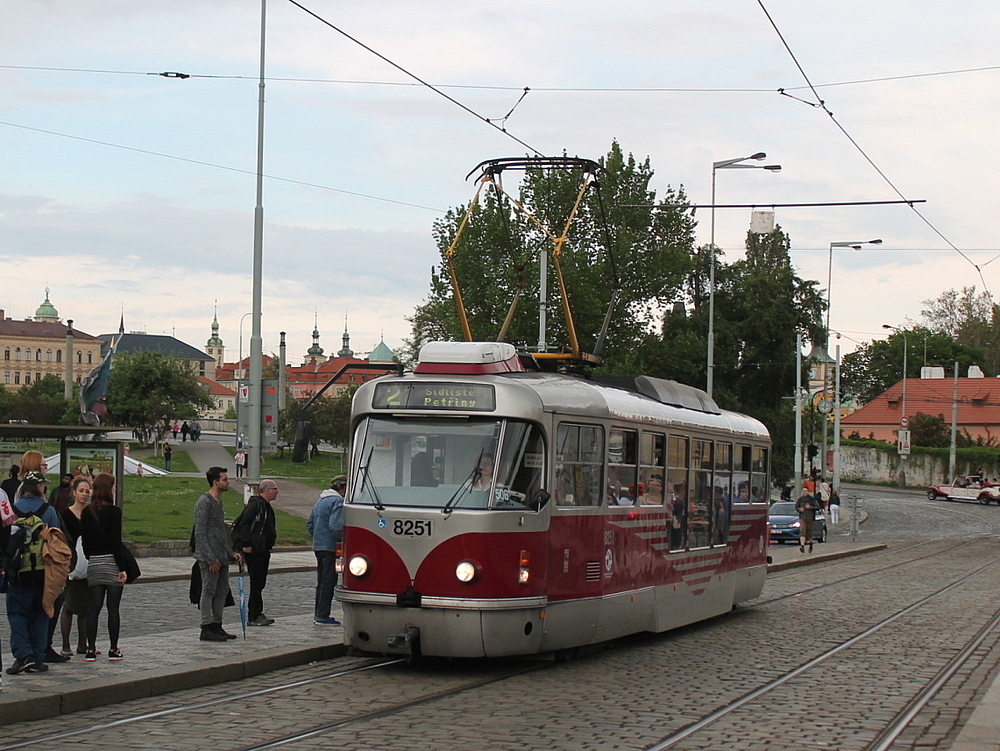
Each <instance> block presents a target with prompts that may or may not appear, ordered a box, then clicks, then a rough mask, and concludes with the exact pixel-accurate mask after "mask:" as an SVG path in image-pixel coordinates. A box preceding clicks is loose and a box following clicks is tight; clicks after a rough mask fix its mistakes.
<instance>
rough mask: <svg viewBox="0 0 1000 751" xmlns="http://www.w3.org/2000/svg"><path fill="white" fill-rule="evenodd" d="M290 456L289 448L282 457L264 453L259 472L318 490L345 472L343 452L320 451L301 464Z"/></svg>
mask: <svg viewBox="0 0 1000 751" xmlns="http://www.w3.org/2000/svg"><path fill="white" fill-rule="evenodd" d="M226 450H227V451H229V453H230V454H232V455H234V456H235V455H236V449H235V448H233V447H232V446H228V447H227V449H226ZM175 456H176V454H175ZM291 457H292V450H291V449H285V455H284V457H282V456H280V455H279V454H264V456H263V457H262V461H261V464H262V466H261V468H260V472H261V474H262V475H265V476H268V477H286V478H288V479H289V480H295V481H296V482H300V483H302V484H303V485H308V486H310V487H312V488H317V489H319V490H323V489H324V488H328V487H330V480H332V479H333V478H334V477H336V476H337V475H342V474H347V473H346V472H345V471H344V455H343V454H335V453H333V452H332V451H321V452H320V453H319V456H317V457H312V458H310V459H309V461H307V462H305V463H303V464H296V463H295V462H293V461H292V458H291Z"/></svg>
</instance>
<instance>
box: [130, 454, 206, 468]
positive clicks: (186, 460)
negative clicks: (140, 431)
mask: <svg viewBox="0 0 1000 751" xmlns="http://www.w3.org/2000/svg"><path fill="white" fill-rule="evenodd" d="M132 456H134V457H135V458H136V459H139V460H141V461H143V462H145V463H146V464H152V465H153V466H154V467H159V468H160V469H166V467H165V466H164V464H163V457H162V456H153V455H152V454H150V455H148V456H147V455H145V454H143V453H140V452H135V453H134V454H133V455H132ZM170 471H171V472H197V471H198V467H196V466H195V463H194V462H193V461H191V457H190V456H189V455H188V452H187V451H181V450H179V449H174V450H173V453H172V454H171V455H170Z"/></svg>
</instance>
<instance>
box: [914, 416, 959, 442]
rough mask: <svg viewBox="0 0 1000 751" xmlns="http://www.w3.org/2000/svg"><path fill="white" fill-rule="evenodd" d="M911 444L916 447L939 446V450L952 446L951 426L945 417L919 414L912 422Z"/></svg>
mask: <svg viewBox="0 0 1000 751" xmlns="http://www.w3.org/2000/svg"><path fill="white" fill-rule="evenodd" d="M956 438H957V436H956ZM910 442H911V443H912V444H913V445H914V446H937V447H939V448H942V447H945V446H950V445H951V425H950V423H948V422H946V421H945V419H944V415H940V414H939V415H933V416H932V415H925V414H924V413H923V412H917V414H915V415H914V416H913V419H912V420H910Z"/></svg>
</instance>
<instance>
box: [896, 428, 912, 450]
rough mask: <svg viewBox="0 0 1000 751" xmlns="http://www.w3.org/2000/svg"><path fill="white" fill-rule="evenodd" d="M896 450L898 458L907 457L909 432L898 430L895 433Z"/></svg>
mask: <svg viewBox="0 0 1000 751" xmlns="http://www.w3.org/2000/svg"><path fill="white" fill-rule="evenodd" d="M896 448H897V449H898V451H899V455H900V456H908V455H909V453H910V431H909V430H900V431H898V432H897V433H896Z"/></svg>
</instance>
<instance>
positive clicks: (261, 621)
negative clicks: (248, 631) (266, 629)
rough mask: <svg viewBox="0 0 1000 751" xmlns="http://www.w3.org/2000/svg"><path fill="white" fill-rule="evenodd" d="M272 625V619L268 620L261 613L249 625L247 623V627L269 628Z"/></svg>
mask: <svg viewBox="0 0 1000 751" xmlns="http://www.w3.org/2000/svg"><path fill="white" fill-rule="evenodd" d="M272 623H274V618H268V617H267V616H266V615H264V614H263V613H261V614H260V615H258V616H257V617H256V618H254V619H253V620H252V621H250V622H249V623H247V625H248V626H270V625H271V624H272Z"/></svg>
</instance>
